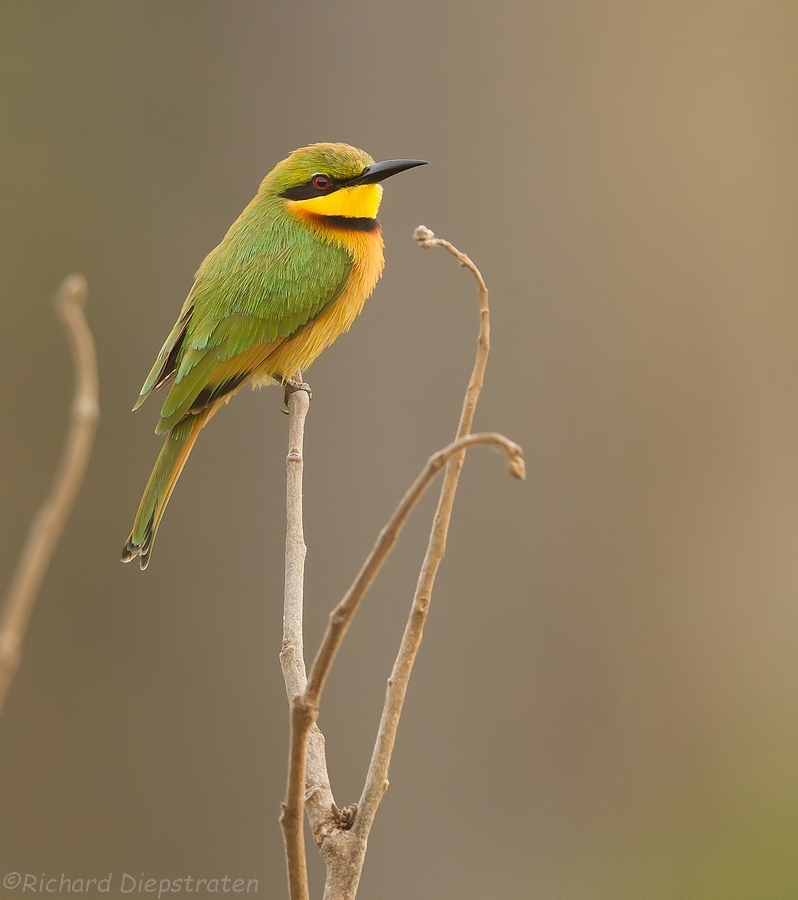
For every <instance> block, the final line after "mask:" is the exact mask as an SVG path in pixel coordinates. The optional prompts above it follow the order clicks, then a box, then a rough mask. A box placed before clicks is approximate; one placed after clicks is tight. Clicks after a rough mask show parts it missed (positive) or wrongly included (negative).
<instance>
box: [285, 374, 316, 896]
mask: <svg viewBox="0 0 798 900" xmlns="http://www.w3.org/2000/svg"><path fill="white" fill-rule="evenodd" d="M309 406H310V397H309V396H308V394H307V393H306V392H305V391H294V392H293V393H292V394H290V396H289V400H288V416H289V419H288V422H289V425H288V456H287V457H286V460H285V465H286V476H287V478H286V481H287V488H286V515H287V528H286V535H285V603H284V612H283V645H282V649H281V650H280V665H281V666H282V670H283V678H284V680H285V690H286V693H287V694H288V701H289V703H290V704H291V745H290V751H289V760H288V772H289V775H288V786H287V789H286V795H285V801H284V802H283V805H282V814H281V816H280V824H281V825H282V826H283V836H284V838H285V853H286V859H287V862H288V887H289V892H290V896H291V900H309V896H310V895H309V889H308V869H307V857H306V854H305V817H304V813H305V799H304V798H305V753H306V749H305V748H306V746H307V733H308V729H309V728H310V727H311V725H312V724H313V723H314V722H315V716H311V715H310V712H309V710H308V707H307V704H304V703H303V702H302V699H303V695H304V693H305V685H306V684H307V675H306V673H305V657H304V652H303V639H302V617H303V588H304V581H305V556H306V555H307V547H306V546H305V538H304V531H303V525H302V469H303V464H304V463H303V456H302V454H303V449H304V438H305V417H306V416H307V414H308V407H309Z"/></svg>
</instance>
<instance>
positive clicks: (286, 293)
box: [122, 143, 427, 569]
mask: <svg viewBox="0 0 798 900" xmlns="http://www.w3.org/2000/svg"><path fill="white" fill-rule="evenodd" d="M423 165H427V160H421V159H391V160H387V161H385V162H375V161H374V159H373V158H372V157H371V156H369V154H368V153H366V152H364V151H363V150H358V149H357V148H356V147H352V146H350V145H349V144H342V143H319V144H310V145H309V146H306V147H300V148H299V149H298V150H294V151H293V153H291V154H290V155H289V156H288V157H286V159H284V160H282V161H281V162H279V163H277V165H276V166H275V167H274V168H273V169H272V170H271V171H270V172H269V173H268V175H266V177H265V178H264V179H263V181H262V182H261V184H260V187H259V189H258V192H257V194H256V195H255V197H254V198H253V199H252V201H251V202H250V203H249V205H248V206H247V207H246V208H245V209H244V211H243V212H242V213H241V215H240V216H239V217H238V218H237V219H236V220H235V222H234V223H233V224H232V225H231V226H230V228H229V230H228V231H227V234H225V236H224V238H223V239H222V241H221V243H220V244H219V245H218V246H217V247H216V248H215V249H214V250H212V251H211V252H210V253H209V254H208V255H207V256H206V257H205V259H204V260H203V262H202V264H201V265H200V267H199V269H198V270H197V273H196V275H195V276H194V284H193V287H192V288H191V290H190V291H189V294H188V297H187V298H186V301H185V303H184V304H183V307H182V309H181V311H180V315H179V316H178V319H177V322H176V323H175V325H174V328H172V330H171V331H170V332H169V336H168V337H167V339H166V342H165V343H164V345H163V347H162V348H161V351H160V353H159V354H158V357H157V359H156V360H155V364H154V365H153V367H152V369H151V370H150V373H149V375H148V376H147V379H146V381H145V382H144V386H143V387H142V389H141V392H140V394H139V397H138V400H137V402H136V405H135V406H134V407H133V409H134V410H136V409H138V408H139V407H140V406H141V404H142V403H144V401H145V400H146V399H147V398H148V397H150V396H151V395H152V394H155V393H156V392H158V391H161V390H167V389H168V390H167V393H166V396H165V398H164V402H163V406H162V407H161V412H160V418H159V420H158V425H157V427H156V429H155V431H156V433H157V434H166V435H167V437H166V440H165V442H164V445H163V447H162V449H161V452H160V454H159V456H158V458H157V460H156V462H155V467H154V468H153V470H152V474H151V475H150V478H149V481H148V482H147V486H146V488H145V489H144V495H143V497H142V499H141V503H140V504H139V508H138V511H137V513H136V518H135V520H134V524H133V529H132V531H131V532H130V535H129V537H128V539H127V542H126V543H125V545H124V548H123V551H122V561H123V562H130V561H131V560H133V559H136V558H138V560H139V566H140V568H142V569H146V568H147V565H148V564H149V561H150V554H151V552H152V546H153V542H154V540H155V536H156V533H157V531H158V526H159V525H160V523H161V519H162V517H163V514H164V510H165V509H166V505H167V503H168V502H169V498H170V497H171V495H172V491H173V490H174V488H175V484H176V483H177V479H178V478H179V476H180V473H181V472H182V470H183V467H184V466H185V464H186V460H187V459H188V456H189V454H190V452H191V449H192V447H193V446H194V442H195V441H196V439H197V436H198V435H199V433H200V431H201V430H202V428H203V427H204V426H205V425H206V424H207V423H208V421H209V420H210V419H211V418H212V417H213V415H214V414H215V413H216V412H217V410H218V409H219V408H220V406H221V405H222V404H223V403H226V402H228V401H229V400H230V399H231V397H232V396H233V395H234V394H235V393H236V392H237V391H238V390H240V389H241V388H242V387H243V386H244V385H245V384H247V383H250V384H251V385H252V386H253V387H260V386H263V385H265V384H275V383H276V384H281V385H283V386H285V387H286V390H290V389H292V388H293V389H296V388H298V387H303V388H305V389H306V388H307V386H306V385H304V384H300V382H301V379H302V374H301V373H303V372H304V371H305V370H306V369H307V368H308V367H309V366H310V364H311V363H312V362H313V361H314V360H315V359H316V357H317V356H318V355H319V354H320V353H321V352H322V351H323V350H324V349H325V348H326V347H328V346H329V345H330V344H332V342H333V341H334V340H335V339H336V338H337V337H338V336H339V335H340V334H342V333H343V332H345V331H348V330H349V328H350V326H351V325H352V323H353V322H354V320H355V318H356V317H357V316H358V315H359V313H360V311H361V310H362V309H363V305H364V303H365V302H366V300H367V299H368V297H369V296H370V295H371V293H372V291H373V290H374V287H375V285H376V284H377V281H378V280H379V278H380V276H381V275H382V270H383V266H384V257H383V240H382V234H381V228H380V224H379V222H378V221H377V212H378V210H379V207H380V202H381V200H382V191H383V188H382V182H383V181H384V180H385V179H386V178H390V177H391V176H392V175H396V174H397V173H399V172H403V171H405V170H407V169H411V168H414V167H416V166H423ZM297 379H298V380H297Z"/></svg>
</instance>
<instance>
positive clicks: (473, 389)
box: [354, 225, 490, 840]
mask: <svg viewBox="0 0 798 900" xmlns="http://www.w3.org/2000/svg"><path fill="white" fill-rule="evenodd" d="M414 237H415V239H416V240H417V241H418V242H419V244H421V246H422V247H424V248H432V247H443V248H444V249H446V250H448V251H449V253H451V254H452V256H454V257H455V258H456V259H457V260H458V261H459V263H460V265H461V266H464V267H465V268H466V269H468V270H469V271H470V272H471V274H472V275H473V276H474V279H475V280H476V283H477V294H478V297H479V313H480V328H479V339H478V341H477V354H476V360H475V362H474V369H473V371H472V373H471V378H470V380H469V382H468V388H467V390H466V395H465V399H464V401H463V409H462V412H461V413H460V422H459V424H458V426H457V437H458V438H462V437H463V436H464V435H467V434H468V432H469V431H470V430H471V425H472V423H473V421H474V411H475V410H476V406H477V400H478V399H479V394H480V391H481V390H482V383H483V380H484V376H485V366H486V365H487V361H488V351H489V349H490V310H489V306H488V288H487V285H486V284H485V281H484V279H483V278H482V274H481V273H480V271H479V269H478V268H477V267H476V266H475V265H474V263H473V262H472V261H471V259H470V258H469V257H468V256H466V254H465V253H461V252H460V251H459V250H458V249H457V248H456V247H454V246H453V245H452V244H450V243H449V241H444V240H441V239H440V238H436V237H435V235H434V234H433V233H432V232H431V231H430V230H429V229H428V228H425V227H424V226H423V225H420V226H419V227H418V228H416V230H415V234H414ZM464 459H465V450H461V451H460V452H458V453H456V454H454V455H453V456H452V458H451V459H450V460H449V463H448V464H447V466H446V472H445V474H444V476H443V484H442V485H441V494H440V499H439V500H438V508H437V509H436V511H435V518H434V520H433V523H432V531H431V534H430V539H429V544H428V545H427V552H426V555H425V557H424V563H423V565H422V567H421V572H420V574H419V578H418V583H417V585H416V592H415V596H414V597H413V604H412V607H411V609H410V617H409V618H408V621H407V626H406V628H405V632H404V635H403V636H402V643H401V645H400V647H399V653H398V655H397V657H396V661H395V663H394V667H393V671H392V672H391V677H390V678H389V679H388V688H387V692H386V697H385V705H384V707H383V711H382V718H381V720H380V727H379V731H378V733H377V741H376V743H375V745H374V752H373V754H372V757H371V763H370V765H369V771H368V775H367V777H366V784H365V786H364V788H363V794H362V796H361V799H360V804H359V810H358V816H357V819H356V821H355V825H354V828H355V830H356V832H357V833H358V834H360V835H362V836H363V839H364V840H365V839H366V837H367V836H368V834H369V831H370V830H371V825H372V823H373V821H374V816H375V815H376V813H377V807H378V806H379V804H380V801H381V800H382V798H383V796H384V794H385V791H386V790H387V789H388V769H389V766H390V762H391V754H392V753H393V747H394V743H395V742H396V731H397V728H398V727H399V717H400V716H401V714H402V707H403V705H404V700H405V694H406V693H407V685H408V682H409V680H410V674H411V672H412V671H413V664H414V663H415V660H416V655H417V654H418V650H419V647H420V646H421V638H422V636H423V633H424V623H425V622H426V620H427V614H428V612H429V604H430V598H431V594H432V587H433V585H434V583H435V576H436V575H437V572H438V567H439V566H440V564H441V560H442V559H443V554H444V553H445V551H446V536H447V534H448V532H449V522H450V520H451V517H452V507H453V505H454V497H455V494H456V492H457V483H458V481H459V479H460V472H461V470H462V468H463V461H464Z"/></svg>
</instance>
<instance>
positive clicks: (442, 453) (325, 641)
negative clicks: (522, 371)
mask: <svg viewBox="0 0 798 900" xmlns="http://www.w3.org/2000/svg"><path fill="white" fill-rule="evenodd" d="M482 444H493V445H494V446H496V447H498V448H499V449H501V450H504V452H505V453H506V454H507V464H508V467H509V470H510V472H511V474H512V475H515V476H516V478H524V476H525V469H524V457H523V451H522V450H521V448H520V447H519V446H518V444H515V443H513V442H512V441H511V440H508V439H507V438H506V437H505V436H504V435H503V434H498V433H497V432H484V433H480V434H468V435H465V436H463V437H461V438H458V439H457V440H456V441H454V442H453V443H451V444H449V445H448V446H446V447H444V448H443V449H442V450H439V451H438V452H437V453H435V454H433V455H432V456H431V457H430V458H429V459H428V460H427V464H426V465H425V466H424V468H423V470H422V471H421V473H420V474H419V476H418V478H416V480H415V481H414V482H413V484H412V486H411V487H410V488H409V490H408V491H407V493H406V494H405V495H404V497H403V498H402V500H401V501H400V503H399V505H398V506H397V507H396V509H395V510H394V513H393V515H392V516H391V518H390V519H389V520H388V523H387V524H386V526H385V527H384V528H383V529H382V531H381V532H380V535H379V537H378V538H377V542H376V544H375V545H374V547H372V549H371V552H370V553H369V555H368V557H367V559H366V561H365V563H363V567H362V568H361V570H360V572H359V573H358V575H357V577H356V578H355V580H354V582H353V583H352V586H351V587H350V588H349V590H348V591H347V592H346V594H345V595H344V598H343V600H341V602H340V603H339V604H338V606H336V607H335V609H334V610H333V611H332V612H331V613H330V620H329V622H328V624H327V631H326V632H325V634H324V637H323V638H322V642H321V646H320V647H319V652H318V654H317V655H316V659H315V660H314V662H313V666H312V668H311V670H310V677H309V678H308V683H307V691H306V693H305V699H306V700H307V701H308V703H310V704H311V705H313V706H316V707H318V705H319V702H320V700H321V693H322V691H323V690H324V685H325V682H326V681H327V676H328V675H329V672H330V668H331V667H332V664H333V660H334V659H335V655H336V653H337V652H338V648H339V647H340V645H341V641H342V640H343V638H344V635H345V634H346V631H347V629H348V628H349V625H350V623H351V621H352V619H353V618H354V616H355V613H356V612H357V609H358V606H359V605H360V601H361V600H362V599H363V596H364V594H365V593H366V591H367V590H368V589H369V587H370V586H371V584H372V582H373V581H374V579H375V578H376V577H377V575H378V573H379V571H380V569H381V568H382V564H383V563H384V562H385V559H386V558H387V556H388V554H389V553H390V552H391V550H392V549H393V547H394V545H395V544H396V541H397V539H398V538H399V534H400V533H401V531H402V528H403V527H404V524H405V522H406V521H407V519H408V516H409V515H410V513H411V512H412V511H413V508H414V507H415V505H416V504H417V503H418V501H419V500H420V499H421V497H422V495H423V494H424V492H425V491H426V490H427V488H428V487H429V485H430V484H431V482H432V481H433V479H434V478H435V476H436V475H437V474H438V472H439V471H440V470H441V469H442V468H443V467H444V466H445V465H446V463H447V462H448V461H449V460H450V459H452V458H453V457H455V456H457V455H458V454H462V453H463V452H464V451H465V450H467V449H468V448H469V447H476V446H479V445H482Z"/></svg>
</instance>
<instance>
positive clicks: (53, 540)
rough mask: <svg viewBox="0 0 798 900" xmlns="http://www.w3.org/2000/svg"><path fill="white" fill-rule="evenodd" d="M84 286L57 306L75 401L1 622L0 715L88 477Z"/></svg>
mask: <svg viewBox="0 0 798 900" xmlns="http://www.w3.org/2000/svg"><path fill="white" fill-rule="evenodd" d="M86 294H87V285H86V279H85V278H84V277H83V276H82V275H70V276H69V277H67V278H65V279H64V281H63V282H61V285H60V286H59V288H58V291H57V292H56V297H55V305H56V310H57V312H58V315H59V317H60V318H61V320H62V321H63V323H64V327H65V328H66V331H67V334H68V335H69V342H70V347H71V349H72V361H73V364H74V368H75V398H74V400H73V402H72V412H71V424H70V429H69V435H68V437H67V442H66V446H65V448H64V453H63V456H62V458H61V463H60V466H59V469H58V474H57V475H56V478H55V482H54V484H53V489H52V492H51V494H50V497H49V498H48V499H47V501H46V502H45V504H44V506H42V508H41V509H40V510H39V512H38V513H37V515H36V517H35V519H34V520H33V524H32V525H31V530H30V532H29V534H28V541H27V543H26V544H25V549H24V550H23V553H22V556H21V557H20V560H19V563H18V565H17V569H16V571H15V573H14V577H13V580H12V582H11V587H10V589H9V592H8V597H7V599H6V603H5V608H4V610H3V618H2V622H0V710H2V708H3V704H4V703H5V699H6V696H7V694H8V689H9V686H10V685H11V680H12V679H13V677H14V674H15V673H16V671H17V669H18V668H19V663H20V659H21V656H22V643H23V641H24V640H25V632H26V631H27V628H28V623H29V622H30V617H31V614H32V613H33V607H34V604H35V603H36V597H37V595H38V593H39V588H40V587H41V584H42V580H43V579H44V576H45V574H46V572H47V569H48V567H49V565H50V560H51V559H52V556H53V552H54V551H55V548H56V546H57V544H58V540H59V538H60V537H61V534H62V532H63V530H64V525H65V524H66V520H67V518H68V517H69V513H70V511H71V509H72V505H73V503H74V502H75V497H76V496H77V493H78V490H79V489H80V486H81V484H82V482H83V476H84V475H85V473H86V465H87V464H88V461H89V455H90V454H91V447H92V443H93V441H94V433H95V431H96V429H97V418H98V416H99V409H100V407H99V403H98V381H97V356H96V353H95V350H94V339H93V338H92V335H91V331H90V330H89V326H88V325H87V324H86V319H85V317H84V315H83V304H84V302H85V300H86Z"/></svg>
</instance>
